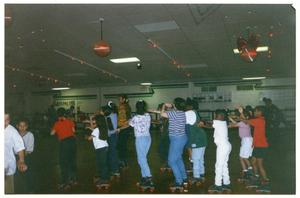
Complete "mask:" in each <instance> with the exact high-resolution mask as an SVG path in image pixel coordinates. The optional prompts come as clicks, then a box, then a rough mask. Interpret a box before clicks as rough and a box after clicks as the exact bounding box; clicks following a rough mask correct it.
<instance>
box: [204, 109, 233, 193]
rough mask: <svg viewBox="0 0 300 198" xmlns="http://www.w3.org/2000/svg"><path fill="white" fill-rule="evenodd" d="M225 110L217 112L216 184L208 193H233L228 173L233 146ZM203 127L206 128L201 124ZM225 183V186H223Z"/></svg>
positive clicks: (214, 126) (214, 121)
mask: <svg viewBox="0 0 300 198" xmlns="http://www.w3.org/2000/svg"><path fill="white" fill-rule="evenodd" d="M225 120H226V112H225V110H216V112H215V119H214V120H213V125H212V127H213V128H214V129H215V130H214V142H215V144H216V146H217V151H216V153H217V156H216V164H215V184H214V185H212V186H210V187H209V189H208V192H222V191H223V190H225V191H231V186H230V177H229V171H228V160H229V155H230V152H231V144H230V142H229V140H228V127H227V122H226V121H225ZM201 126H204V125H203V124H201ZM222 183H223V185H222Z"/></svg>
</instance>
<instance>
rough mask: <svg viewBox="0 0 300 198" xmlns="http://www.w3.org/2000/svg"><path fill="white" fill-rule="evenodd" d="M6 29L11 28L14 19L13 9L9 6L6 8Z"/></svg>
mask: <svg viewBox="0 0 300 198" xmlns="http://www.w3.org/2000/svg"><path fill="white" fill-rule="evenodd" d="M4 19H5V27H9V26H10V25H11V24H12V21H13V17H12V12H11V9H10V8H9V7H7V6H5V16H4Z"/></svg>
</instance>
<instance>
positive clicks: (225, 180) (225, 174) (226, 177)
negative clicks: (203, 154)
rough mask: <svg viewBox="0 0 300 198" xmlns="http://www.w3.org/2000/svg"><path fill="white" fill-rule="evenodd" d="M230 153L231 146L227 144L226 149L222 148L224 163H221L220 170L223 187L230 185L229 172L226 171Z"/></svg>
mask: <svg viewBox="0 0 300 198" xmlns="http://www.w3.org/2000/svg"><path fill="white" fill-rule="evenodd" d="M230 152H231V145H230V144H228V146H227V148H224V163H223V170H222V177H223V183H224V185H229V184H230V176H229V170H228V160H229V155H230Z"/></svg>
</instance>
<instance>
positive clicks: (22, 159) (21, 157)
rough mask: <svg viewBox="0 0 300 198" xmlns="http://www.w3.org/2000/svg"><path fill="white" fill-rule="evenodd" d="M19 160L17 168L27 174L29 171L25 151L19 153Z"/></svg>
mask: <svg viewBox="0 0 300 198" xmlns="http://www.w3.org/2000/svg"><path fill="white" fill-rule="evenodd" d="M18 156H19V159H18V161H17V167H18V170H19V171H20V172H25V171H26V170H27V165H26V164H25V157H24V156H25V152H24V150H22V151H19V152H18Z"/></svg>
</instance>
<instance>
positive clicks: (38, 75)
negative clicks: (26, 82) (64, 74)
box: [5, 65, 71, 86]
mask: <svg viewBox="0 0 300 198" xmlns="http://www.w3.org/2000/svg"><path fill="white" fill-rule="evenodd" d="M5 67H6V68H8V69H10V70H11V71H12V72H22V73H24V74H27V75H28V76H30V77H32V78H39V79H41V80H42V79H44V80H48V81H50V82H52V83H55V84H58V83H59V84H63V85H67V86H71V83H69V82H66V81H62V80H58V79H56V78H53V77H49V76H43V75H40V74H36V73H33V72H29V71H26V70H24V69H20V68H18V67H15V66H10V65H5Z"/></svg>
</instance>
